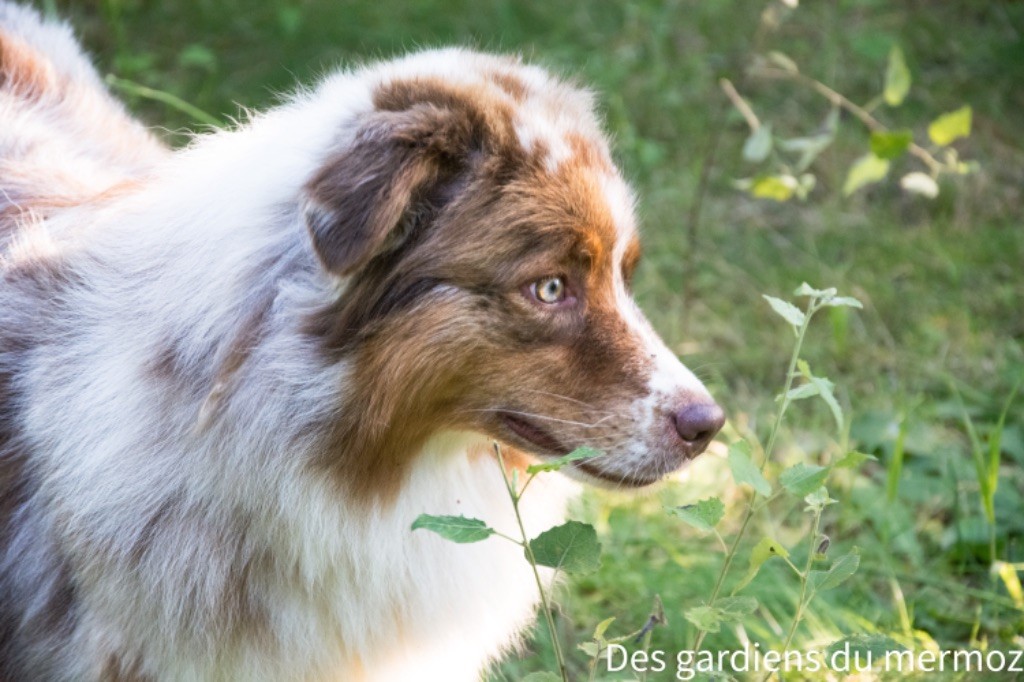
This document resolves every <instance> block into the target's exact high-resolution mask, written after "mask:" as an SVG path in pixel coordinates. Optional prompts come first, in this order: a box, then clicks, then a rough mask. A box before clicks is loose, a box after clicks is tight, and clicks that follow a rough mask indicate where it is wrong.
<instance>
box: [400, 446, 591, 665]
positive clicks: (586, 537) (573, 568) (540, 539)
mask: <svg viewBox="0 0 1024 682" xmlns="http://www.w3.org/2000/svg"><path fill="white" fill-rule="evenodd" d="M494 453H495V455H496V457H497V461H498V467H499V468H500V469H501V475H502V477H503V478H504V480H505V488H506V490H507V491H508V496H509V500H511V503H512V510H513V512H514V514H515V518H516V524H517V525H518V527H519V537H518V538H515V537H512V536H509V535H505V534H503V533H499V532H498V531H496V530H494V529H493V528H491V527H489V526H488V525H487V524H486V523H484V522H483V521H481V520H480V519H471V518H466V517H464V516H432V515H429V514H421V515H420V516H418V517H417V518H416V520H415V521H414V522H413V524H412V529H413V530H416V529H419V528H422V529H425V530H430V531H433V532H435V533H437V534H438V535H440V536H441V537H443V538H445V539H446V540H451V541H452V542H458V543H469V542H480V541H481V540H486V539H487V538H489V537H490V536H492V535H494V536H497V537H499V538H502V539H504V540H507V541H508V542H511V543H514V544H516V545H519V546H520V547H522V548H523V556H524V557H525V559H526V561H527V563H529V565H530V569H531V570H532V571H533V577H534V580H535V581H536V583H537V591H538V592H539V593H540V600H541V610H542V611H543V613H544V620H545V621H546V622H547V626H548V635H549V636H550V639H551V646H552V647H553V648H554V652H555V659H556V661H557V664H558V673H559V674H558V676H557V677H556V676H553V675H551V674H550V673H539V674H537V675H536V676H531V677H532V679H533V680H534V681H535V682H542V681H543V680H544V679H547V678H546V677H544V675H547V677H551V678H554V679H559V678H560V679H561V680H563V682H569V671H568V669H567V668H566V665H565V655H564V654H563V652H562V646H561V643H560V642H559V639H558V632H557V631H556V630H555V620H554V612H553V610H552V607H551V598H550V595H549V594H548V591H547V590H546V589H544V581H543V580H542V579H541V576H540V571H539V570H538V568H537V567H538V566H546V567H548V568H553V569H555V571H562V572H564V573H569V574H583V573H589V572H591V571H593V570H595V569H596V568H597V567H598V566H599V565H600V563H601V543H599V542H598V541H597V532H596V531H595V530H594V527H593V526H591V525H590V524H586V523H580V522H579V521H567V522H566V523H563V524H562V525H560V526H555V527H554V528H549V529H548V530H546V531H544V532H543V533H541V534H540V535H538V536H537V537H535V538H533V539H529V538H528V537H527V535H526V529H525V528H524V527H523V517H522V515H521V514H520V511H519V503H520V502H521V501H522V497H523V493H524V492H526V489H527V488H528V487H529V485H530V483H532V482H533V479H534V478H536V477H537V475H538V474H541V473H544V472H549V471H557V470H559V469H561V468H562V467H564V466H565V465H567V464H569V463H570V462H573V461H575V460H579V459H584V458H586V457H593V456H596V455H598V454H600V453H598V452H596V451H595V450H593V449H591V448H587V447H583V448H578V449H576V450H574V451H572V452H570V453H569V454H567V455H565V456H564V457H559V458H558V459H555V460H552V461H549V462H542V463H539V464H532V465H530V466H528V467H527V468H526V474H527V478H526V480H525V481H523V483H522V485H521V486H520V485H519V483H520V481H519V469H512V473H511V475H510V474H509V472H508V469H507V468H506V466H505V460H504V458H503V457H502V454H501V446H500V445H498V443H495V444H494ZM606 627H607V626H606ZM602 633H603V630H600V631H599V632H597V633H595V637H600V636H601V634H602Z"/></svg>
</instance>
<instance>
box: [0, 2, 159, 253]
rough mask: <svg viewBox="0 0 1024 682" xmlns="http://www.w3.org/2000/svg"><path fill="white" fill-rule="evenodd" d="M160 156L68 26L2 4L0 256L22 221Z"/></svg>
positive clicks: (118, 181) (118, 180)
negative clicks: (114, 96)
mask: <svg viewBox="0 0 1024 682" xmlns="http://www.w3.org/2000/svg"><path fill="white" fill-rule="evenodd" d="M166 153H167V150H166V148H165V147H164V146H163V145H162V144H161V143H160V142H158V141H157V140H156V138H154V137H153V135H151V134H150V133H149V132H148V131H147V130H146V129H145V128H144V127H143V126H142V125H140V124H139V123H138V122H136V121H135V120H133V119H132V118H131V117H130V116H129V115H128V113H127V112H126V111H125V109H124V107H123V106H122V105H121V104H120V103H119V102H117V101H116V100H115V99H114V98H113V97H111V96H110V93H109V92H107V89H106V88H105V86H104V85H103V82H102V80H101V79H100V77H99V74H97V73H96V70H95V69H94V68H93V66H92V64H91V63H90V62H89V60H88V58H87V57H86V56H85V55H84V54H83V52H82V50H81V48H80V47H79V45H78V43H77V41H76V40H75V38H74V35H73V34H72V32H71V29H70V27H68V26H67V25H66V24H64V23H61V22H57V21H50V20H46V19H44V18H43V17H41V16H40V15H39V13H38V12H36V11H35V10H34V9H31V8H28V7H23V6H21V5H16V4H13V3H8V2H4V1H3V0H0V252H2V251H3V246H4V244H5V243H6V242H7V241H8V239H9V238H10V236H11V234H12V233H13V230H14V229H15V227H16V226H17V224H18V223H19V222H21V221H23V220H25V219H26V217H28V216H32V217H37V218H38V217H43V218H45V217H46V215H47V214H48V213H49V212H50V211H51V210H53V209H55V208H60V207H63V206H69V205H76V204H80V203H83V202H86V201H89V200H90V199H91V198H94V197H96V196H98V195H101V194H103V193H106V192H110V191H112V190H115V188H117V187H118V186H122V185H124V184H125V183H128V182H131V180H132V179H133V178H135V177H138V175H139V174H141V173H144V172H145V171H146V170H147V169H149V168H151V167H152V165H153V164H154V163H156V162H157V161H159V160H160V159H161V158H162V157H163V156H164V155H165V154H166Z"/></svg>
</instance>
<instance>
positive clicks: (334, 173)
mask: <svg viewBox="0 0 1024 682" xmlns="http://www.w3.org/2000/svg"><path fill="white" fill-rule="evenodd" d="M470 127H471V126H470V125H469V122H468V121H467V120H466V118H465V117H464V116H460V115H459V114H458V113H457V112H455V111H452V110H448V109H442V108H440V107H437V106H435V105H432V104H419V105H415V106H413V107H411V108H409V109H405V110H402V111H375V112H373V113H372V114H369V115H368V116H367V118H366V120H364V121H363V122H362V123H361V125H360V126H359V129H358V131H357V133H356V135H355V139H354V140H353V142H352V143H351V144H350V145H349V146H348V147H347V148H346V149H345V150H343V151H342V152H341V153H339V154H338V155H336V156H334V157H332V158H331V159H329V160H328V161H327V162H326V163H325V164H324V166H323V167H322V168H321V169H320V171H319V172H318V173H317V174H316V175H315V176H314V177H313V179H312V180H310V182H309V183H308V184H307V185H306V187H305V198H304V204H303V214H304V217H305V221H306V227H307V228H308V229H309V233H310V236H311V237H312V240H313V249H314V250H315V251H316V254H317V256H318V257H319V258H320V261H321V262H322V263H323V265H324V267H325V268H326V269H327V270H328V271H329V272H331V273H332V274H335V275H341V276H343V275H348V274H350V273H352V272H355V271H356V270H358V269H359V268H360V267H362V266H363V265H365V264H366V263H368V262H369V261H370V260H371V259H372V258H373V257H374V256H376V255H377V254H379V253H381V252H383V251H385V250H387V249H388V248H389V247H393V246H395V245H396V244H397V242H398V241H399V240H400V239H401V236H402V234H403V229H399V228H400V227H401V228H407V227H408V225H406V224H405V223H407V221H409V220H411V219H412V217H413V216H416V215H421V214H422V213H423V212H424V209H425V208H426V209H429V210H436V209H437V207H436V206H435V205H433V204H435V203H436V197H437V196H438V194H439V191H438V190H439V189H440V188H441V186H442V185H445V184H447V183H450V182H451V180H452V178H453V177H454V176H455V175H457V173H458V172H459V169H460V168H461V167H462V166H463V165H464V162H465V158H466V154H467V152H468V147H469V142H470V138H471V136H472V135H471V130H470Z"/></svg>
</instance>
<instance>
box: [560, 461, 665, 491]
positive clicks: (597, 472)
mask: <svg viewBox="0 0 1024 682" xmlns="http://www.w3.org/2000/svg"><path fill="white" fill-rule="evenodd" d="M572 464H573V466H574V467H576V468H577V469H579V470H580V471H582V472H584V473H585V474H587V475H588V476H592V477H593V478H596V479H599V480H601V481H604V482H605V483H610V484H612V485H614V486H617V487H620V488H646V487H647V486H649V485H654V484H655V483H657V482H658V481H660V480H661V479H662V476H641V475H639V474H629V475H617V474H611V473H609V472H607V471H604V470H603V469H601V468H600V467H598V466H595V465H594V464H592V463H591V462H588V461H587V460H585V459H581V460H578V461H576V462H573V463H572Z"/></svg>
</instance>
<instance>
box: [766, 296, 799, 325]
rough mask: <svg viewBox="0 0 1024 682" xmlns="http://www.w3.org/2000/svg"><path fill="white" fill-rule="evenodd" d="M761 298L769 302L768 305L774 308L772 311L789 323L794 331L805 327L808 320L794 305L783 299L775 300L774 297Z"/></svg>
mask: <svg viewBox="0 0 1024 682" xmlns="http://www.w3.org/2000/svg"><path fill="white" fill-rule="evenodd" d="M761 296H762V298H764V300H766V301H768V305H770V306H771V307H772V310H774V311H775V312H777V313H778V314H779V315H781V316H782V319H784V320H785V321H786V322H789V324H790V325H791V326H792V327H793V328H794V329H799V328H800V327H802V326H803V324H804V320H805V319H806V318H805V316H804V313H803V311H802V310H800V309H799V308H797V307H796V306H795V305H793V304H792V303H789V302H787V301H783V300H782V299H781V298H775V297H774V296H768V295H767V294H762V295H761Z"/></svg>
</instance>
